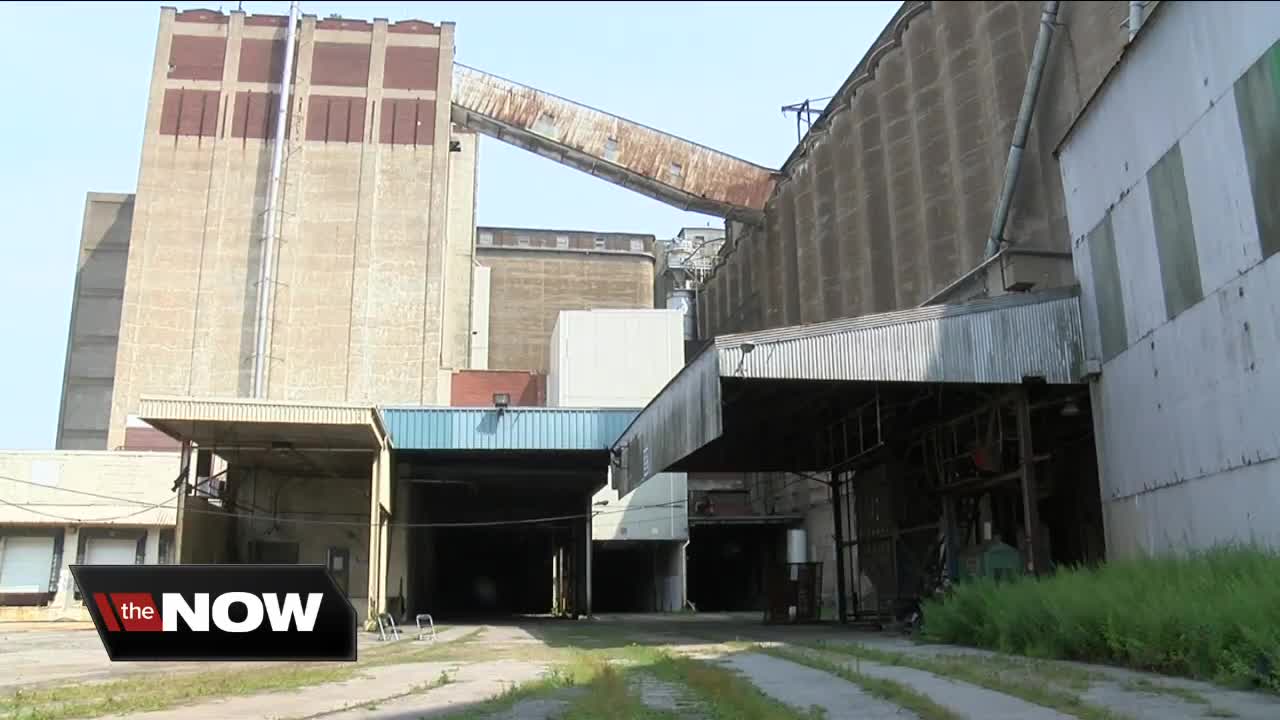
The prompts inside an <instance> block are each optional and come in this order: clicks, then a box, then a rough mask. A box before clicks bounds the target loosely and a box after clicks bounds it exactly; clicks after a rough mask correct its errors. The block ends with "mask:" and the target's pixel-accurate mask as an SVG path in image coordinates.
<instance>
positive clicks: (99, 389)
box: [56, 192, 134, 450]
mask: <svg viewBox="0 0 1280 720" xmlns="http://www.w3.org/2000/svg"><path fill="white" fill-rule="evenodd" d="M133 203H134V196H133V195H122V194H114V193H92V192H91V193H89V194H88V195H87V196H86V197H85V204H84V224H83V225H82V226H81V230H80V253H79V256H78V257H77V263H76V281H75V295H74V296H73V297H72V300H71V321H70V323H69V325H70V327H69V330H68V332H67V359H66V365H65V367H64V368H63V373H62V406H61V411H60V412H59V414H58V435H57V440H56V447H57V448H58V449H59V450H106V449H107V427H108V424H109V422H110V417H111V390H112V386H113V384H114V381H115V370H116V347H117V345H118V344H119V340H120V307H121V303H122V302H123V299H124V276H125V268H126V265H127V263H128V258H129V232H130V229H131V227H132V225H133Z"/></svg>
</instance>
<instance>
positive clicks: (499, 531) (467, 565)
mask: <svg viewBox="0 0 1280 720" xmlns="http://www.w3.org/2000/svg"><path fill="white" fill-rule="evenodd" d="M397 463H398V476H397V482H398V483H401V484H402V485H403V486H404V490H402V493H403V494H402V497H406V499H407V503H406V507H407V509H408V512H407V514H406V515H404V518H403V519H404V522H406V523H407V524H408V528H407V533H405V534H404V539H405V542H406V543H407V546H406V547H405V548H404V557H405V559H406V560H407V573H406V574H405V576H404V577H403V578H402V580H401V581H400V583H399V584H398V585H397V587H392V588H389V589H388V592H389V595H390V597H389V598H388V603H389V607H390V608H392V612H393V613H396V611H397V610H399V609H401V608H402V612H401V613H399V614H403V615H404V616H406V617H408V616H412V615H416V614H418V613H430V614H431V615H432V616H434V617H436V618H458V617H463V616H480V615H522V614H550V613H553V612H557V611H558V610H560V608H559V607H557V602H556V595H557V591H556V585H555V583H556V572H557V563H556V557H557V554H558V553H560V552H562V551H567V552H568V554H569V555H570V556H571V557H574V558H575V559H578V558H580V556H581V554H582V553H581V551H580V550H579V547H580V546H581V545H582V544H583V537H584V532H585V529H584V526H585V522H586V518H585V517H584V516H585V515H586V512H587V506H588V505H589V501H590V497H591V492H592V490H594V489H595V487H599V486H600V485H601V484H603V475H595V474H593V473H590V472H589V471H588V472H587V473H585V474H584V473H583V472H582V471H581V470H580V469H574V468H572V467H564V468H563V469H561V470H560V471H555V470H550V469H547V467H546V465H547V462H546V461H545V460H544V462H542V463H530V464H525V463H524V462H521V461H516V460H513V459H507V460H503V459H501V458H493V457H476V458H472V459H470V460H469V461H465V462H464V463H462V464H458V463H440V462H434V461H432V460H431V459H428V458H426V457H423V456H422V455H421V454H416V453H407V454H402V455H401V456H400V457H398V458H397ZM598 463H599V461H598V460H597V463H596V464H597V465H598ZM538 465H541V466H542V469H541V470H539V471H535V470H530V469H529V468H530V467H536V466H538ZM593 475H595V476H594V477H593ZM593 486H594V487H593ZM397 555H398V553H397ZM579 561H580V560H579ZM400 585H403V587H400ZM561 604H565V605H567V603H561ZM566 609H567V608H566Z"/></svg>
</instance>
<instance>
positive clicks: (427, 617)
mask: <svg viewBox="0 0 1280 720" xmlns="http://www.w3.org/2000/svg"><path fill="white" fill-rule="evenodd" d="M423 620H426V621H427V626H428V627H430V629H431V642H435V641H436V623H435V621H434V620H432V619H431V616H430V615H428V614H427V613H421V614H419V615H418V616H417V617H415V618H414V619H413V621H414V622H415V623H416V624H417V625H418V639H419V640H421V639H422V621H423Z"/></svg>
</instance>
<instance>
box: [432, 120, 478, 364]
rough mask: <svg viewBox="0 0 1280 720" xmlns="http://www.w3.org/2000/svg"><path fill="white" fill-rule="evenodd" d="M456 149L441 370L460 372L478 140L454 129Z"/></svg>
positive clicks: (465, 346) (466, 343) (467, 336)
mask: <svg viewBox="0 0 1280 720" xmlns="http://www.w3.org/2000/svg"><path fill="white" fill-rule="evenodd" d="M452 139H453V142H455V143H457V148H458V149H457V150H456V151H452V150H451V151H450V153H449V207H448V231H447V243H448V261H447V265H446V270H445V306H444V309H443V313H444V317H443V318H442V323H443V325H442V328H443V334H444V338H445V344H444V352H443V354H442V356H441V358H440V365H441V367H444V368H448V369H451V370H464V369H467V368H470V367H471V366H472V365H471V302H472V292H471V282H472V277H471V275H472V266H473V265H474V264H475V242H476V162H477V152H478V150H479V137H478V136H477V135H476V134H475V133H474V132H471V131H469V130H466V129H465V128H454V130H453V136H452Z"/></svg>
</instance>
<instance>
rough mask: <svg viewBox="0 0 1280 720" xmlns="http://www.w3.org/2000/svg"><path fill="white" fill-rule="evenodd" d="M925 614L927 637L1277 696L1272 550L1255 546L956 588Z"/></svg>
mask: <svg viewBox="0 0 1280 720" xmlns="http://www.w3.org/2000/svg"><path fill="white" fill-rule="evenodd" d="M924 618H925V621H924V628H923V633H924V636H925V637H926V638H928V639H930V640H935V641H941V642H949V643H958V644H962V645H973V646H977V647H985V648H991V649H995V650H1001V651H1004V652H1010V653H1017V654H1021V655H1030V656H1033V657H1049V658H1065V659H1070V660H1085V661H1091V662H1105V663H1111V664H1115V665H1122V666H1125V667H1132V668H1137V669H1140V670H1152V671H1156V672H1160V673H1165V674H1173V675H1185V676H1189V677H1195V678H1202V679H1208V680H1215V681H1218V682H1223V683H1227V684H1230V685H1236V686H1244V687H1254V688H1262V689H1266V690H1270V691H1273V692H1280V554H1277V553H1275V552H1273V551H1270V550H1267V549H1264V548H1261V547H1253V546H1246V545H1232V546H1223V547H1219V548H1215V549H1212V550H1206V551H1201V552H1194V553H1189V554H1183V555H1168V556H1160V557H1147V558H1137V559H1132V560H1123V561H1117V562H1112V563H1107V564H1105V565H1101V566H1098V567H1094V568H1065V569H1061V570H1059V571H1058V572H1057V573H1056V574H1054V575H1053V576H1052V577H1047V578H1039V579H1036V578H1022V579H1019V580H1016V581H1012V582H1002V583H995V582H991V581H973V582H967V583H962V584H960V585H958V586H957V587H955V588H954V589H953V590H952V592H950V593H949V594H948V595H947V596H945V597H943V598H939V599H935V600H931V601H928V602H926V603H925V607H924Z"/></svg>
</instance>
